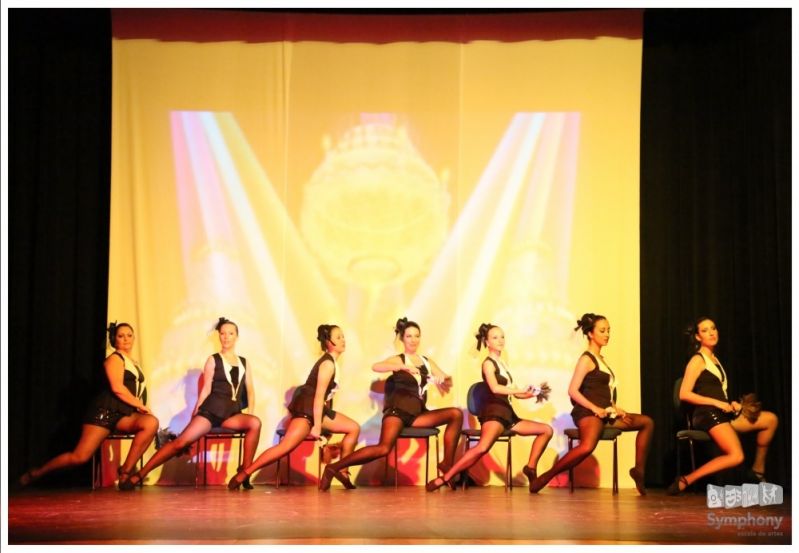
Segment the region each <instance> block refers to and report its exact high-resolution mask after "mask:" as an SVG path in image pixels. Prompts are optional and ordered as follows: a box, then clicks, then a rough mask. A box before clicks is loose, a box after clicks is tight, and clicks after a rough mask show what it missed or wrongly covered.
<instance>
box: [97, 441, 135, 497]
mask: <svg viewBox="0 0 799 553" xmlns="http://www.w3.org/2000/svg"><path fill="white" fill-rule="evenodd" d="M135 437H136V434H128V433H126V432H111V433H110V434H109V435H108V436H106V437H105V440H103V441H102V443H101V444H100V447H98V448H97V450H96V451H95V452H94V453H93V454H92V490H96V489H97V488H99V487H102V485H103V459H102V451H103V446H104V445H105V442H106V440H131V441H133V438H135ZM98 461H99V462H98ZM138 465H139V469H141V468H142V467H144V456H142V457H140V458H139V460H138ZM141 485H143V482H139V486H141Z"/></svg>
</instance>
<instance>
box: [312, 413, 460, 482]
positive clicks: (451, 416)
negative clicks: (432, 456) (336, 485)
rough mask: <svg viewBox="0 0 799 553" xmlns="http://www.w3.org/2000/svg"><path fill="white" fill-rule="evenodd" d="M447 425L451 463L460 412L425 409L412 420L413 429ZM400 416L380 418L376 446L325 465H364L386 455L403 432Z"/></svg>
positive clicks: (446, 450)
mask: <svg viewBox="0 0 799 553" xmlns="http://www.w3.org/2000/svg"><path fill="white" fill-rule="evenodd" d="M442 424H446V425H447V428H446V430H444V462H443V464H444V466H446V467H450V466H452V462H453V460H454V458H455V448H456V447H457V445H458V437H459V435H460V431H461V426H462V425H463V413H462V412H461V410H460V409H457V408H455V407H446V408H443V409H434V410H432V411H425V412H424V413H422V414H421V415H419V416H418V417H416V418H415V419H414V420H413V424H412V425H411V426H413V427H414V428H435V427H436V426H441V425H442ZM402 427H403V423H402V419H400V418H399V417H397V416H394V415H389V416H387V417H384V418H383V425H382V427H381V428H380V441H379V442H378V443H377V444H375V445H368V446H366V447H362V448H361V449H359V450H357V451H353V452H352V453H351V454H350V455H347V456H346V457H344V458H343V459H341V460H340V461H338V462H336V463H331V464H330V465H328V466H329V467H330V468H331V469H333V470H335V471H339V470H341V469H343V468H346V467H350V466H352V465H363V464H366V463H368V462H369V461H374V460H375V459H379V458H380V457H385V456H386V455H388V454H389V453H390V452H391V450H392V449H393V448H394V445H395V444H396V443H397V437H398V436H399V434H400V432H401V431H402Z"/></svg>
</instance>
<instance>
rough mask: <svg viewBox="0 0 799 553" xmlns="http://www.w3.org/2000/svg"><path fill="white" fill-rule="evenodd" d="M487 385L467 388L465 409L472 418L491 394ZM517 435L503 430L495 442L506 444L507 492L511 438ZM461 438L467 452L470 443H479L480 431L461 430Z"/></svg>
mask: <svg viewBox="0 0 799 553" xmlns="http://www.w3.org/2000/svg"><path fill="white" fill-rule="evenodd" d="M487 388H488V385H487V384H486V383H485V382H475V383H474V384H472V385H471V386H469V391H468V392H466V407H467V408H468V409H469V413H470V414H472V415H473V416H475V417H476V416H478V415H479V414H480V411H481V409H482V403H483V399H482V398H484V397H485V394H486V393H491V392H490V390H488V392H486V389H487ZM517 435H518V434H517V433H516V432H514V431H513V430H505V431H504V432H502V434H500V436H499V438H497V442H506V443H507V444H508V454H507V461H506V463H505V489H506V490H509V489H511V488H513V462H512V461H513V455H512V449H511V438H513V437H514V436H517ZM461 436H463V437H464V438H465V440H466V441H465V445H466V451H468V450H469V447H470V446H471V444H472V442H479V441H480V429H479V428H465V429H463V430H461ZM462 480H463V487H464V488H465V487H466V478H465V477H462Z"/></svg>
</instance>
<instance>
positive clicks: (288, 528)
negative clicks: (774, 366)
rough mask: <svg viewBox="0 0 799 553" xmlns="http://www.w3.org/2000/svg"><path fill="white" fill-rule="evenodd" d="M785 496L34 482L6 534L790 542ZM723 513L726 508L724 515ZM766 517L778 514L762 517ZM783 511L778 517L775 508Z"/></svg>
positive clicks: (84, 540) (97, 538)
mask: <svg viewBox="0 0 799 553" xmlns="http://www.w3.org/2000/svg"><path fill="white" fill-rule="evenodd" d="M790 503H791V500H790V497H786V498H785V500H784V503H783V504H782V505H778V506H770V507H749V508H740V507H739V508H734V509H708V508H707V507H706V505H705V497H704V494H688V495H684V496H679V497H669V496H666V495H665V494H664V492H663V490H650V492H649V495H647V496H646V497H639V496H638V494H637V493H636V492H635V491H634V490H627V489H623V490H621V492H620V494H619V495H618V496H617V497H613V496H612V495H611V493H610V490H608V489H578V490H577V491H576V492H575V493H574V494H569V491H568V490H567V489H564V488H547V489H545V490H544V491H543V492H541V493H540V494H539V495H530V494H529V493H528V492H527V489H526V488H514V489H513V490H512V491H510V492H506V491H505V490H504V488H502V487H481V488H470V489H468V490H466V491H465V492H464V491H461V490H458V491H456V492H453V491H450V490H447V489H442V490H440V491H438V492H435V493H427V492H426V491H425V490H424V488H422V487H420V486H407V487H400V488H399V489H398V490H397V491H394V488H391V487H364V488H359V489H357V490H352V491H348V490H344V489H343V488H340V487H337V485H336V486H334V487H333V488H332V489H331V490H330V492H328V493H321V492H318V491H317V490H316V488H315V487H313V486H282V487H281V488H279V489H275V488H273V487H269V486H263V485H261V486H256V487H255V489H254V490H252V491H249V492H245V491H236V492H229V491H228V490H227V489H226V488H224V487H221V486H209V487H208V488H206V489H198V490H196V489H194V488H187V487H163V486H151V487H146V488H144V489H140V490H135V491H133V492H127V493H121V492H118V491H116V490H114V489H111V488H106V489H101V490H97V491H94V492H92V491H89V490H44V489H31V490H25V491H23V492H21V493H16V494H12V495H10V496H9V498H8V542H9V543H10V544H115V545H121V544H197V543H204V544H228V543H230V544H463V543H466V544H491V543H498V544H575V543H578V544H622V543H623V544H629V543H645V544H683V543H690V544H719V543H722V544H724V543H731V544H790V543H791V508H790ZM722 517H727V518H722ZM763 517H783V518H782V520H781V522H780V523H779V524H778V525H777V524H776V523H772V524H766V523H765V522H764V521H765V520H766V519H765V518H763ZM774 520H776V518H775V519H774Z"/></svg>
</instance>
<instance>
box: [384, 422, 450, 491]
mask: <svg viewBox="0 0 799 553" xmlns="http://www.w3.org/2000/svg"><path fill="white" fill-rule="evenodd" d="M438 434H439V431H438V428H416V427H413V426H406V427H404V428H403V429H402V430H401V431H400V433H399V436H397V441H399V440H401V439H421V438H424V440H425V443H426V447H425V457H424V483H425V484H427V483H428V482H429V481H430V438H433V437H435V440H436V471H438V460H439V459H440V456H439V451H438ZM393 449H394V489H395V490H396V489H397V485H398V483H397V480H399V479H398V478H397V476H398V474H397V473H398V470H399V467H398V465H397V463H398V461H399V459H398V457H399V454H398V453H397V444H396V443H395V444H394V448H393ZM383 474H384V480H388V458H386V466H385V471H384V473H383Z"/></svg>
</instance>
